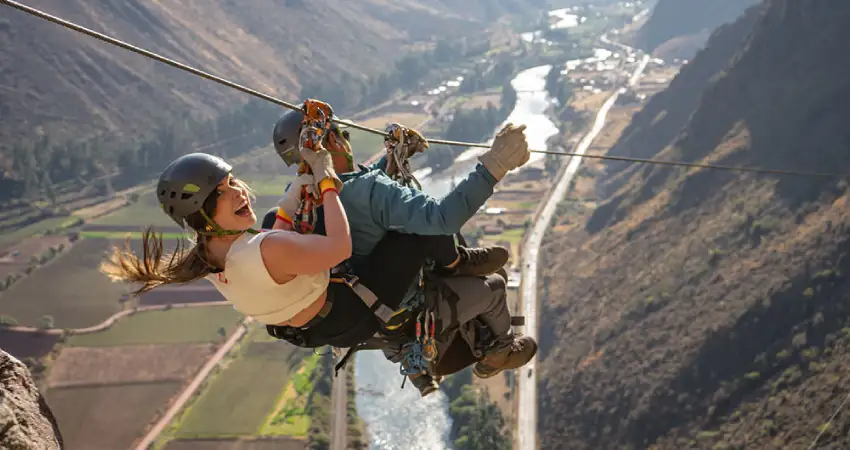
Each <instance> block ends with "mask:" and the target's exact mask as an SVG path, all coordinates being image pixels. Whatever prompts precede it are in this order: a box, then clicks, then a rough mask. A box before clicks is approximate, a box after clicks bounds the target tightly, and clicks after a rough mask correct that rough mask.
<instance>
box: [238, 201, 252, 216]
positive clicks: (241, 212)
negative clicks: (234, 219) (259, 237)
mask: <svg viewBox="0 0 850 450" xmlns="http://www.w3.org/2000/svg"><path fill="white" fill-rule="evenodd" d="M235 213H236V215H237V216H240V217H251V205H249V204H248V202H243V203H242V205H240V206H239V208H237V209H236V211H235Z"/></svg>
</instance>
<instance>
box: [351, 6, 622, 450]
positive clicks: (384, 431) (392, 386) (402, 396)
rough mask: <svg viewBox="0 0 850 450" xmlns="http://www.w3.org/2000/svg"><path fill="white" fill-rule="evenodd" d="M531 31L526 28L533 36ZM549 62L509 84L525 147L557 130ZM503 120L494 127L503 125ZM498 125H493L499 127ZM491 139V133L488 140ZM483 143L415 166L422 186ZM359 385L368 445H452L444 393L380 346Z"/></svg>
mask: <svg viewBox="0 0 850 450" xmlns="http://www.w3.org/2000/svg"><path fill="white" fill-rule="evenodd" d="M550 16H557V18H558V19H559V21H558V22H557V25H560V26H561V27H569V26H576V25H577V24H578V23H580V22H583V20H582V19H584V18H579V17H578V16H574V15H573V16H570V15H569V14H567V11H565V10H556V11H553V12H550ZM535 34H537V33H536V32H534V33H525V34H524V36H523V37H524V38H525V39H531V38H532V36H533V35H535ZM610 56H611V52H610V51H608V50H602V49H597V50H596V51H595V56H594V57H593V58H590V59H588V60H585V61H570V62H569V63H568V64H567V69H571V68H574V67H575V66H576V65H578V64H580V63H582V62H597V61H602V60H605V59H607V58H609V57H610ZM550 68H551V66H549V65H543V66H537V67H533V68H530V69H527V70H524V71H522V72H520V73H519V74H518V75H517V76H516V77H514V79H513V80H511V85H512V86H513V88H514V89H515V90H516V91H517V102H516V106H515V107H514V109H513V111H512V112H511V114H510V115H509V116H508V118H507V119H506V121H505V123H507V122H512V123H514V124H525V125H526V132H525V133H526V136H527V137H528V143H529V147H530V148H533V149H545V148H546V141H547V140H548V139H549V138H550V137H551V136H553V135H554V134H556V133H558V127H557V126H556V125H555V123H553V122H552V120H550V119H549V117H547V116H546V109H547V108H548V107H549V105H550V104H551V101H552V100H551V99H550V97H549V96H548V94H547V92H546V90H545V83H546V81H545V80H546V74H547V73H548V72H549V69H550ZM503 125H504V123H503V124H502V125H500V126H499V127H498V129H501V128H502V126H503ZM498 129H497V130H496V131H498ZM490 142H492V139H491V140H490V141H488V143H490ZM483 151H485V149H480V148H470V149H467V150H465V151H464V152H463V153H462V154H461V155H460V156H458V158H457V159H456V161H455V164H454V166H453V167H452V168H451V169H449V170H446V171H444V172H441V173H438V174H435V175H433V176H432V175H431V174H430V170H429V169H423V170H420V171H417V173H416V176H417V178H418V179H419V181H420V182H421V183H422V189H423V190H424V191H425V192H427V193H429V194H431V195H432V196H435V197H437V198H442V197H443V196H445V195H446V194H447V193H448V192H449V191H450V190H451V188H452V185H453V184H454V181H455V180H454V179H453V178H454V175H455V174H456V175H457V178H458V179H462V178H463V177H465V175H466V174H467V173H468V172H469V171H470V170H471V169H472V168H473V167H474V166H475V164H477V162H478V160H477V158H476V156H478V155H479V154H481V153H482V152H483ZM542 158H543V155H542V154H539V153H533V154H532V157H531V161H530V162H529V163H533V162H535V161H539V160H541V159H542ZM355 374H356V375H355V376H356V386H357V396H356V404H357V411H358V413H359V415H360V417H361V418H362V419H363V421H364V422H365V424H366V429H367V430H368V435H369V439H370V441H371V445H370V450H401V449H405V450H448V449H451V448H452V446H451V442H450V440H449V431H450V429H451V418H450V417H449V411H448V410H449V404H448V399H447V397H446V396H445V394H443V393H442V392H441V391H438V392H436V393H434V394H431V395H429V396H428V397H426V398H424V399H421V398H420V397H419V391H418V390H417V389H416V388H415V387H414V386H413V385H412V384H410V383H407V384H406V385H405V387H404V389H402V388H401V383H402V381H403V378H402V376H401V375H400V374H399V370H398V365H397V364H394V363H391V362H389V361H387V360H386V359H385V358H384V356H383V354H382V353H381V352H378V351H364V352H360V353H358V354H357V356H356V359H355Z"/></svg>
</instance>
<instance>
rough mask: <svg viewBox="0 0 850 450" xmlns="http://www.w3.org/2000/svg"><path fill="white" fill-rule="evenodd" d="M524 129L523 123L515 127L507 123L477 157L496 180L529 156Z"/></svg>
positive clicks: (521, 163) (525, 161) (526, 160)
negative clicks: (484, 151)
mask: <svg viewBox="0 0 850 450" xmlns="http://www.w3.org/2000/svg"><path fill="white" fill-rule="evenodd" d="M524 131H525V125H520V126H518V127H517V126H514V124H512V123H508V124H507V125H505V127H504V128H502V130H501V131H499V134H497V135H496V139H494V140H493V145H491V146H490V150H487V152H486V153H484V154H483V155H481V156H479V157H478V160H479V161H481V164H483V165H484V167H485V168H486V169H487V170H488V171H489V172H490V173H491V174H492V175H493V177H494V178H496V181H499V180H501V179H502V178H504V177H505V174H507V173H508V172H509V171H511V170H513V169H516V168H517V167H519V166H521V165H523V164H525V163H527V162H528V160H529V158H531V152H529V151H528V141H527V140H526V139H525V134H524V133H523V132H524Z"/></svg>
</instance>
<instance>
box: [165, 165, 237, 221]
mask: <svg viewBox="0 0 850 450" xmlns="http://www.w3.org/2000/svg"><path fill="white" fill-rule="evenodd" d="M231 170H233V167H231V166H230V164H228V163H226V162H224V160H223V159H221V158H219V157H217V156H213V155H208V154H206V153H190V154H188V155H184V156H181V157H179V158H177V159H175V160H174V161H172V162H171V164H169V165H168V167H166V168H165V170H163V171H162V175H160V176H159V182H158V183H157V185H156V196H157V198H158V199H159V204H160V206H162V210H163V211H165V213H166V214H168V217H171V219H172V220H173V221H175V222H177V225H180V228H184V229H185V228H186V224H185V220H186V217H188V216H189V215H191V214H193V213H196V212H198V211H200V210H201V207H203V206H204V201H205V200H206V199H207V197H208V196H209V195H210V194H211V193H212V192H213V191H215V188H216V186H218V184H219V183H220V182H221V180H223V179H224V178H225V177H226V176H227V174H229V173H230V171H231Z"/></svg>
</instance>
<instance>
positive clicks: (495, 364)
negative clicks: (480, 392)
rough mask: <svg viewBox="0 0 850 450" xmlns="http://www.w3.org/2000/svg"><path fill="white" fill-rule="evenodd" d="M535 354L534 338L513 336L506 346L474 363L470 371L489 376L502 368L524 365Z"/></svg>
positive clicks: (535, 344) (477, 374) (535, 343)
mask: <svg viewBox="0 0 850 450" xmlns="http://www.w3.org/2000/svg"><path fill="white" fill-rule="evenodd" d="M535 354H537V342H534V339H532V338H530V337H528V336H523V337H519V338H515V339H514V341H513V342H512V343H511V344H510V345H508V346H507V347H505V348H503V349H501V350H498V351H496V352H493V353H490V354H488V355H487V356H485V357H484V359H482V360H481V361H479V362H477V363H475V366H474V367H473V368H472V373H474V374H475V376H476V377H478V378H490V377H492V376H493V375H496V374H498V373H499V372H501V371H503V370H511V369H516V368H519V367H522V366H524V365H525V364H526V363H528V362H529V361H531V358H533V357H534V355H535Z"/></svg>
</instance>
